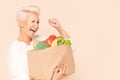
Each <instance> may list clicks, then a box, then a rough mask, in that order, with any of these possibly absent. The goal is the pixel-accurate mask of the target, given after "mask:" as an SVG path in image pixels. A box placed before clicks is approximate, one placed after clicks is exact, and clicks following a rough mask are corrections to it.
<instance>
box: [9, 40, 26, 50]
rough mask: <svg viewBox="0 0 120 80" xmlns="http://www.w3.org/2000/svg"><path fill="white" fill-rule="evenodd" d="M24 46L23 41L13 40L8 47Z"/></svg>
mask: <svg viewBox="0 0 120 80" xmlns="http://www.w3.org/2000/svg"><path fill="white" fill-rule="evenodd" d="M26 46H27V45H26V44H25V43H24V42H21V41H18V40H15V41H13V42H12V43H11V44H10V49H17V48H25V47H26Z"/></svg>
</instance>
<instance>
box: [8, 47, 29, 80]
mask: <svg viewBox="0 0 120 80" xmlns="http://www.w3.org/2000/svg"><path fill="white" fill-rule="evenodd" d="M24 54H26V51H25V50H24V49H22V48H20V47H18V46H12V47H10V50H9V56H8V57H9V68H10V73H11V78H12V80H30V78H29V72H28V68H27V63H26V60H25V59H26V58H25V57H26V56H25V55H24Z"/></svg>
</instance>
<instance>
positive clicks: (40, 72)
mask: <svg viewBox="0 0 120 80" xmlns="http://www.w3.org/2000/svg"><path fill="white" fill-rule="evenodd" d="M27 56H28V66H29V72H30V76H31V77H32V78H34V80H50V79H51V77H52V75H53V72H54V70H55V68H56V66H58V65H62V64H64V65H65V67H66V70H65V74H64V75H66V76H65V77H67V76H69V75H71V74H72V73H74V72H75V64H74V58H73V52H72V49H71V46H67V45H61V46H55V47H49V48H46V49H44V50H39V51H35V50H31V51H28V53H27Z"/></svg>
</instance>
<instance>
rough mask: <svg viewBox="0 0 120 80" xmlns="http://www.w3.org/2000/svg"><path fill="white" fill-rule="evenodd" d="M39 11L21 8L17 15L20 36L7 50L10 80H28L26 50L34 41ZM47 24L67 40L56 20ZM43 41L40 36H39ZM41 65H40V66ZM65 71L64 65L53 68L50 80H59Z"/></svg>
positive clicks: (32, 6)
mask: <svg viewBox="0 0 120 80" xmlns="http://www.w3.org/2000/svg"><path fill="white" fill-rule="evenodd" d="M39 15H40V11H39V8H38V7H37V6H34V5H30V6H27V7H23V8H22V9H20V10H19V11H18V13H17V17H16V19H17V23H18V26H19V29H20V35H19V36H18V38H17V40H15V41H14V42H13V43H12V44H11V46H10V49H9V67H10V73H11V77H12V80H30V79H31V78H30V75H29V70H28V64H27V53H26V52H27V50H32V49H33V46H32V42H33V39H35V33H36V32H37V30H38V29H39ZM48 22H49V24H50V25H51V26H52V27H53V28H55V29H56V30H57V31H58V32H59V34H60V36H62V37H64V38H66V39H68V38H69V35H68V34H67V33H66V32H65V31H64V29H63V28H62V26H61V25H60V23H59V21H58V20H57V19H49V20H48ZM39 39H40V40H43V37H42V36H39ZM41 65H42V64H41ZM64 71H65V66H64V65H59V66H57V67H56V68H55V70H54V73H53V75H52V76H51V80H61V78H62V77H63V74H64ZM46 74H47V72H46Z"/></svg>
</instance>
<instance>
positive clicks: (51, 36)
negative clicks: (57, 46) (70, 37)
mask: <svg viewBox="0 0 120 80" xmlns="http://www.w3.org/2000/svg"><path fill="white" fill-rule="evenodd" d="M49 38H50V39H51V40H52V41H53V40H55V39H56V38H57V37H56V36H55V35H50V36H49Z"/></svg>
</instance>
